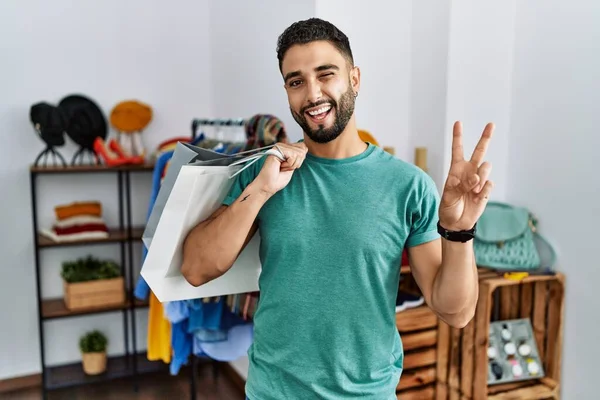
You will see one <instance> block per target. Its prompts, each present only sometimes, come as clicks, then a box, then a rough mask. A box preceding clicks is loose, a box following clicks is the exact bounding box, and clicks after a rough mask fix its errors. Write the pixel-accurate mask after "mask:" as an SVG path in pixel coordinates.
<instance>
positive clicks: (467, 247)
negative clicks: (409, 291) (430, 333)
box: [408, 238, 479, 328]
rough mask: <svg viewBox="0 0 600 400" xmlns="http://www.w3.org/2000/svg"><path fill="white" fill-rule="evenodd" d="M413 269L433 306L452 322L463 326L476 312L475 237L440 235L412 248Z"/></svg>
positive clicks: (446, 320)
mask: <svg viewBox="0 0 600 400" xmlns="http://www.w3.org/2000/svg"><path fill="white" fill-rule="evenodd" d="M408 256H409V260H410V266H411V273H412V274H413V276H414V278H415V281H416V282H417V284H418V285H419V288H420V289H421V291H422V292H423V297H424V298H425V301H426V302H427V304H428V305H429V307H430V308H431V309H432V310H433V311H434V312H435V313H436V314H437V315H438V316H439V317H440V318H441V319H442V320H443V321H444V322H446V323H447V324H448V325H451V326H453V327H456V328H463V327H464V326H466V325H467V324H468V323H469V321H471V319H472V318H473V316H474V315H475V308H476V306H477V299H478V297H479V284H478V275H477V267H476V264H475V255H474V253H473V243H472V241H469V242H466V243H457V242H451V241H448V240H446V239H443V238H440V239H436V240H434V241H431V242H428V243H424V244H421V245H418V246H414V247H410V248H408Z"/></svg>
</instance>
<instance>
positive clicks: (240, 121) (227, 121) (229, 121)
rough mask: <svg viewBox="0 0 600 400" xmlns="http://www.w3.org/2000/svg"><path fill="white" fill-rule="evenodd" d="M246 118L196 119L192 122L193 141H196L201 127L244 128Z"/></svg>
mask: <svg viewBox="0 0 600 400" xmlns="http://www.w3.org/2000/svg"><path fill="white" fill-rule="evenodd" d="M246 121H247V120H246V119H244V118H194V119H193V120H192V139H196V137H197V132H198V127H200V126H244V125H245V124H246Z"/></svg>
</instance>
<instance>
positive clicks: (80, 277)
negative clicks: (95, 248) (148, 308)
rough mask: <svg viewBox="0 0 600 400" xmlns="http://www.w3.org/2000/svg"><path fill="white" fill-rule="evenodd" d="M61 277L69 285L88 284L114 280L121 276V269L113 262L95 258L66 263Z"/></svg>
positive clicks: (89, 257)
mask: <svg viewBox="0 0 600 400" xmlns="http://www.w3.org/2000/svg"><path fill="white" fill-rule="evenodd" d="M60 275H61V277H62V278H63V279H64V280H65V281H66V282H68V283H75V282H87V281H94V280H98V279H112V278H117V277H119V276H121V269H120V267H119V265H118V264H117V263H115V262H114V261H111V260H101V259H98V258H96V257H93V256H91V255H90V256H87V257H84V258H78V259H77V260H75V261H65V262H64V263H63V264H62V270H61V273H60Z"/></svg>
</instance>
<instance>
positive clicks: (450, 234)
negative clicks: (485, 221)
mask: <svg viewBox="0 0 600 400" xmlns="http://www.w3.org/2000/svg"><path fill="white" fill-rule="evenodd" d="M437 230H438V233H439V234H440V235H441V236H442V237H443V238H444V239H446V240H449V241H451V242H461V243H465V242H468V241H469V240H472V239H474V238H475V232H477V224H475V225H474V226H473V228H471V229H469V230H465V231H449V230H448V229H446V228H444V227H443V226H442V225H440V222H439V221H438V223H437Z"/></svg>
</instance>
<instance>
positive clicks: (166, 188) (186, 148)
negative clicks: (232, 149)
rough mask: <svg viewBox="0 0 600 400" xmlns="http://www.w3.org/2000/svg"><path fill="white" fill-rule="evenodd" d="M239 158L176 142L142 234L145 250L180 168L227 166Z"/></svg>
mask: <svg viewBox="0 0 600 400" xmlns="http://www.w3.org/2000/svg"><path fill="white" fill-rule="evenodd" d="M240 158H243V155H227V154H221V153H217V152H216V151H212V150H208V149H204V148H201V147H198V146H193V145H191V144H189V143H182V142H178V143H177V144H176V145H175V150H174V151H173V156H172V157H171V160H170V161H169V168H167V173H166V174H165V177H164V178H163V181H162V183H161V185H160V190H159V192H158V195H157V196H156V199H155V201H154V205H153V207H152V210H151V212H150V215H149V217H148V220H147V222H146V227H145V229H144V233H143V234H142V241H143V243H144V245H145V246H146V248H150V245H151V243H152V238H153V237H154V232H155V231H156V227H157V225H158V221H159V219H160V216H161V214H162V211H163V209H164V208H165V204H166V202H167V199H168V198H169V195H170V194H171V189H172V188H173V185H174V183H175V180H176V179H177V175H178V174H179V170H180V169H181V167H182V166H184V165H188V164H193V163H195V164H196V165H201V164H202V163H204V164H205V165H229V164H231V163H233V162H234V161H236V160H239V159H240Z"/></svg>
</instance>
